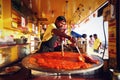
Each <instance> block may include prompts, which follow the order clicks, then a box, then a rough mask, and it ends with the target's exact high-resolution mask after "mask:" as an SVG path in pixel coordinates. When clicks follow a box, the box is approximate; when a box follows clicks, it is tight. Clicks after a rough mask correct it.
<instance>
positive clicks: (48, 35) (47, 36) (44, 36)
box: [42, 23, 57, 42]
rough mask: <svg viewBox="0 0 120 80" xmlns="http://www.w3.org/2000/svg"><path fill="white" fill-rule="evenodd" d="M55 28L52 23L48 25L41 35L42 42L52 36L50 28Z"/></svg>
mask: <svg viewBox="0 0 120 80" xmlns="http://www.w3.org/2000/svg"><path fill="white" fill-rule="evenodd" d="M56 28H57V27H56V26H55V24H54V23H52V24H50V25H48V27H47V29H46V31H45V33H44V35H43V39H42V42H45V41H48V40H49V39H50V38H52V36H53V33H52V30H53V29H56Z"/></svg>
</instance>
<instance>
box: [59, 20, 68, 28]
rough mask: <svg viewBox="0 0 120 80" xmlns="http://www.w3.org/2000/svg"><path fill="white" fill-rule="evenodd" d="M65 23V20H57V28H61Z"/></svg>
mask: <svg viewBox="0 0 120 80" xmlns="http://www.w3.org/2000/svg"><path fill="white" fill-rule="evenodd" d="M65 25H66V22H65V21H64V20H62V21H57V26H58V27H59V28H62V27H64V26H65Z"/></svg>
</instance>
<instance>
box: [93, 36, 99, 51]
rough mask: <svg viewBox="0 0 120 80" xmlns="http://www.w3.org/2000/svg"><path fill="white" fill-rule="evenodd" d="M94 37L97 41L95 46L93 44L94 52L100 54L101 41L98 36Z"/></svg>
mask: <svg viewBox="0 0 120 80" xmlns="http://www.w3.org/2000/svg"><path fill="white" fill-rule="evenodd" d="M93 37H94V39H95V40H94V44H93V51H94V52H96V53H99V48H100V46H101V41H100V39H99V38H98V36H97V34H93Z"/></svg>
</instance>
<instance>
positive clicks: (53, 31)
mask: <svg viewBox="0 0 120 80" xmlns="http://www.w3.org/2000/svg"><path fill="white" fill-rule="evenodd" d="M65 24H66V19H65V17H64V16H58V17H57V18H56V20H55V23H52V24H50V25H49V26H48V27H47V29H46V31H45V33H44V35H43V39H42V43H41V46H40V49H39V50H38V51H37V52H39V53H41V52H52V51H54V44H55V41H56V40H57V38H58V37H64V38H67V39H69V40H70V41H71V42H72V43H75V39H74V38H72V37H71V36H69V35H67V34H65V33H64V32H63V30H62V28H63V27H64V26H65Z"/></svg>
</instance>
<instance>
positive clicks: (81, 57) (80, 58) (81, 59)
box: [75, 45, 84, 62]
mask: <svg viewBox="0 0 120 80" xmlns="http://www.w3.org/2000/svg"><path fill="white" fill-rule="evenodd" d="M75 47H76V49H77V51H78V53H79V54H80V56H78V59H79V61H82V62H84V57H83V56H82V54H81V52H80V50H79V48H78V45H75Z"/></svg>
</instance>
